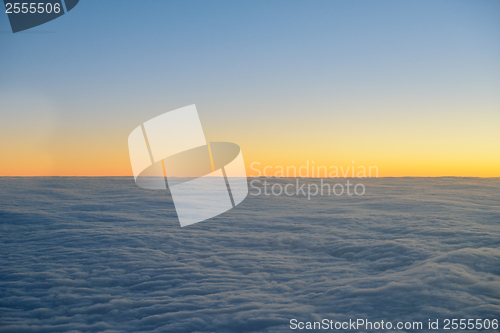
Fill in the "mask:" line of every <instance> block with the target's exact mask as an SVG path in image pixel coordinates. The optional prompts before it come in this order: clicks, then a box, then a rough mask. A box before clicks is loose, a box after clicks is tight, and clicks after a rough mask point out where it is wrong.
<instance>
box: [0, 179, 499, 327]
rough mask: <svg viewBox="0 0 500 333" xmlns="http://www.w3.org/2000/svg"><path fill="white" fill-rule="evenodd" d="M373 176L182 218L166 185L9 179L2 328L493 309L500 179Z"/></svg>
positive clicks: (254, 322)
mask: <svg viewBox="0 0 500 333" xmlns="http://www.w3.org/2000/svg"><path fill="white" fill-rule="evenodd" d="M274 182H287V180H274ZM364 183H365V186H366V195H365V196H362V197H348V196H342V197H315V198H312V199H311V200H307V198H302V197H286V196H281V197H267V196H264V195H261V196H257V197H256V196H249V197H248V198H247V199H246V200H245V201H244V202H243V203H242V204H240V205H239V206H238V207H237V208H236V209H233V210H231V211H229V212H227V213H224V214H223V215H221V216H219V217H216V218H214V219H212V220H209V221H206V222H202V223H198V224H196V225H192V226H189V227H185V228H180V226H179V223H178V221H177V217H176V213H175V210H174V207H173V204H172V202H171V200H170V198H169V196H168V195H167V194H166V193H165V192H162V191H148V190H142V189H140V188H137V187H136V186H135V184H134V183H133V180H131V179H130V178H38V179H36V178H0V228H1V230H0V240H1V241H0V295H1V299H0V332H138V331H150V332H214V331H216V332H289V331H290V329H289V320H290V319H291V318H296V319H297V320H299V321H311V320H321V319H322V318H329V319H332V320H336V321H343V320H349V319H357V318H365V319H369V320H373V321H377V320H384V321H387V320H389V321H393V322H396V321H405V320H410V321H417V320H418V321H423V322H424V323H427V319H436V318H440V319H443V318H490V319H493V318H498V313H500V206H499V202H500V180H494V179H371V180H366V181H365V182H364Z"/></svg>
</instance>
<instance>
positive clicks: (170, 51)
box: [0, 0, 500, 158]
mask: <svg viewBox="0 0 500 333" xmlns="http://www.w3.org/2000/svg"><path fill="white" fill-rule="evenodd" d="M498 17H500V3H499V2H497V1H408V2H399V1H377V2H368V1H314V2H307V1H248V2H232V1H211V2H206V1H189V2H186V1H147V2H138V1H136V2H134V1H120V2H117V1H115V2H113V1H105V2H103V1H88V0H87V1H86V0H82V1H80V3H79V4H78V6H77V7H75V9H74V10H72V11H71V12H69V13H68V14H66V15H63V16H62V17H60V18H58V19H56V20H54V21H52V22H49V23H46V24H44V25H41V26H39V27H36V28H33V29H30V30H28V31H26V32H20V33H17V34H12V33H11V32H10V27H9V25H8V20H7V15H0V31H2V33H1V34H0V43H1V47H0V73H1V76H0V91H1V92H3V94H4V96H5V95H8V96H14V95H15V96H18V95H25V96H26V99H29V98H33V97H29V96H32V95H37V96H38V95H43V96H45V97H46V98H47V99H49V100H50V101H51V103H52V104H53V105H54V110H55V111H54V114H55V116H54V119H55V120H54V121H55V122H56V123H57V124H56V127H58V128H65V129H68V128H73V127H74V128H75V129H80V130H82V133H84V132H85V131H86V133H89V131H91V130H93V129H95V128H96V127H101V126H102V127H103V128H106V129H108V130H109V129H113V130H116V131H123V135H127V133H128V132H129V131H130V130H131V129H132V128H134V127H135V126H136V125H137V124H138V123H141V122H143V121H144V120H147V119H149V118H151V117H154V116H156V115H158V114H160V113H163V112H166V111H169V110H172V109H175V108H178V107H182V106H185V105H189V104H193V103H196V105H197V106H198V109H199V112H200V117H201V119H202V122H203V123H204V124H206V126H208V127H207V131H208V132H209V133H206V135H207V137H208V138H209V139H210V138H212V137H213V138H215V139H218V138H219V137H218V135H219V134H221V136H224V137H226V140H227V141H234V140H231V138H227V135H229V134H230V132H226V131H228V130H227V129H226V130H225V129H224V128H233V129H237V130H235V131H236V132H241V131H243V132H244V127H245V126H250V127H254V128H255V127H256V126H258V124H259V121H260V120H262V119H265V120H268V121H272V122H273V123H277V122H281V123H282V124H284V125H285V126H286V125H289V126H291V128H296V127H295V126H296V124H299V123H300V124H302V125H304V124H309V125H312V126H313V125H314V124H316V123H318V122H319V123H325V122H326V123H328V124H329V125H330V128H331V127H333V126H348V125H349V126H351V125H353V124H356V123H358V122H363V119H368V120H369V121H370V122H373V121H375V122H378V121H379V122H380V124H379V125H380V126H383V123H387V122H391V123H393V124H394V126H393V127H394V128H396V127H399V128H402V127H401V126H400V125H402V126H403V128H404V127H405V126H411V124H412V123H415V122H416V123H420V122H422V123H430V122H432V121H433V119H435V118H436V117H437V119H441V120H442V121H443V122H444V120H443V119H450V118H457V119H458V120H457V121H458V122H459V123H460V126H465V125H466V124H467V123H470V122H471V121H472V123H475V121H477V122H478V123H477V124H476V125H474V128H475V129H474V131H476V129H477V130H479V128H480V127H481V126H482V124H491V123H492V122H495V121H500V116H499V114H500V112H499V105H500V101H499V97H498V91H499V88H500V62H499V61H498V59H500V43H499V42H498V41H499V40H500V20H499V19H498ZM11 104H12V103H11ZM14 104H15V103H14ZM305 116H307V119H306V118H305ZM309 116H311V117H309ZM476 116H479V118H476ZM4 117H5V118H4V119H7V120H9V119H10V120H11V121H10V122H11V123H12V119H13V118H16V117H21V118H22V119H23V121H25V119H26V117H25V116H23V113H22V111H20V110H16V109H15V108H14V109H12V110H8V112H6V113H5V114H4ZM321 119H323V121H321ZM478 119H479V120H478ZM377 124H378V123H377ZM362 125H363V124H362ZM365 125H368V124H365ZM363 126H364V125H363ZM460 126H459V127H460ZM495 129H496V128H488V129H487V131H490V132H493V131H494V130H495ZM273 131H275V129H271V128H265V126H264V128H261V130H260V132H259V133H258V134H259V136H260V137H263V138H266V137H268V136H269V135H270V134H269V133H271V132H273ZM415 131H417V130H415ZM436 131H437V129H436ZM460 131H462V127H460ZM70 132H71V131H70ZM120 133H121V132H120ZM210 133H211V134H210ZM231 133H232V132H231ZM222 134H223V135H222ZM310 134H311V135H313V136H314V131H313V132H311V133H310ZM372 134H373V135H376V133H372ZM53 135H54V136H56V137H58V138H59V139H57V140H61V139H63V138H64V137H65V135H67V134H63V133H54V134H53ZM96 135H97V134H96ZM98 135H104V134H102V133H99V134H98ZM120 135H121V134H120ZM250 135H254V136H255V132H252V133H247V136H250ZM394 135H395V136H397V133H394ZM334 139H338V138H328V140H334ZM117 140H118V139H117ZM240 140H243V141H245V139H244V138H240ZM248 140H250V139H248ZM266 140H272V137H271V136H269V138H268V139H266ZM482 143H483V142H482V141H481V142H477V143H476V145H481V144H482ZM49 146H50V145H49ZM495 147H496V146H495ZM110 149H111V148H110ZM276 149H278V147H276ZM354 149H355V148H353V150H354ZM304 158H305V157H304Z"/></svg>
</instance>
